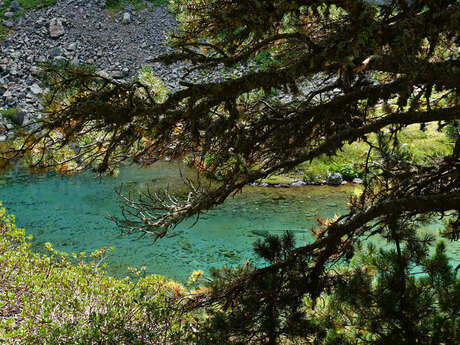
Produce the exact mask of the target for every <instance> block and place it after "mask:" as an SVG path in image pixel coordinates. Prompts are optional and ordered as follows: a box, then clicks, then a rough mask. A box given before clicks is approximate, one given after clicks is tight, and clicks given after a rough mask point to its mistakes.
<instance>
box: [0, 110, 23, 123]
mask: <svg viewBox="0 0 460 345" xmlns="http://www.w3.org/2000/svg"><path fill="white" fill-rule="evenodd" d="M18 111H19V109H18V108H9V109H5V110H0V115H1V116H2V117H3V118H5V119H8V120H9V121H14V120H15V119H16V117H17V116H18Z"/></svg>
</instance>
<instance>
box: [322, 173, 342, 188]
mask: <svg viewBox="0 0 460 345" xmlns="http://www.w3.org/2000/svg"><path fill="white" fill-rule="evenodd" d="M326 183H327V184H329V185H331V186H339V185H341V184H342V183H343V176H342V174H340V173H332V174H329V175H327V178H326Z"/></svg>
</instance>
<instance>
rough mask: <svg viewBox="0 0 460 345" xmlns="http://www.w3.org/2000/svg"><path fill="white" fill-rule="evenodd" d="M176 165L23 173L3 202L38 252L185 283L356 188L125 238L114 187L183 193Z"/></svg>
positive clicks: (247, 254)
mask: <svg viewBox="0 0 460 345" xmlns="http://www.w3.org/2000/svg"><path fill="white" fill-rule="evenodd" d="M179 168H181V169H184V167H183V166H179V164H178V163H176V162H158V163H156V164H154V165H153V166H152V167H149V168H139V167H125V168H122V169H120V173H119V175H118V177H116V178H114V177H102V178H96V177H95V175H92V174H90V173H85V174H79V175H75V176H57V175H29V174H27V173H25V172H24V170H22V169H18V170H12V171H9V172H8V175H6V176H2V177H0V200H1V201H3V203H4V206H5V207H6V208H7V210H8V212H9V213H14V214H16V223H17V224H18V225H19V226H20V227H25V228H26V231H27V233H28V234H32V235H33V237H34V248H35V249H36V250H41V249H42V248H43V247H44V243H46V242H51V243H52V244H53V246H54V247H55V248H56V249H58V250H61V251H65V252H68V253H73V252H75V253H79V252H81V251H85V252H87V253H89V252H91V251H93V250H95V249H99V248H102V247H114V252H113V254H112V255H111V256H110V257H109V258H108V259H107V261H106V262H107V263H108V272H109V273H110V274H113V275H116V276H120V277H123V276H126V275H127V273H128V267H130V266H131V267H140V266H145V267H146V271H147V273H158V274H161V275H165V276H167V277H169V278H173V279H176V280H179V281H185V280H186V279H187V277H188V276H189V274H190V273H191V272H192V271H193V270H195V269H203V270H204V271H207V270H208V269H209V267H211V266H214V267H220V266H222V265H223V264H225V265H236V264H239V263H241V262H243V261H245V260H246V259H248V258H252V259H254V257H253V253H252V245H253V242H254V241H256V240H257V239H258V238H261V237H260V232H261V231H270V232H273V233H276V234H280V233H281V232H282V231H283V230H305V229H308V228H309V227H311V226H312V225H314V224H315V222H314V218H315V217H316V216H320V217H331V216H333V215H334V214H340V213H341V212H343V211H344V210H345V205H346V201H347V199H348V196H349V194H350V193H351V192H352V191H353V188H355V187H354V186H351V185H348V186H347V185H345V186H341V187H329V186H322V187H317V186H315V187H313V186H308V187H297V188H289V189H283V188H262V187H247V188H245V189H244V190H243V193H240V194H238V195H237V196H235V197H234V198H229V199H228V200H227V201H226V202H225V203H224V204H223V205H221V206H219V207H218V208H216V209H213V210H211V211H209V212H208V213H206V214H203V215H202V216H201V217H200V221H199V222H198V223H197V224H196V225H195V226H193V227H190V226H191V224H192V223H193V219H191V220H189V221H187V222H184V223H182V224H179V225H178V226H177V227H176V228H175V229H173V230H172V231H171V232H170V234H169V235H168V236H166V237H165V238H163V239H161V240H159V241H157V242H155V243H154V241H153V239H152V238H151V237H148V236H145V237H143V238H141V239H139V234H132V235H121V233H120V230H119V229H118V228H117V227H116V226H115V225H114V223H113V222H112V221H110V220H109V219H108V218H107V215H108V214H111V215H115V216H117V215H120V209H119V206H120V200H119V198H118V196H117V195H116V193H115V190H119V189H120V185H123V186H124V188H125V189H129V190H130V191H132V192H135V193H138V192H141V191H142V190H145V189H146V188H147V187H146V185H147V184H150V185H151V186H153V188H164V187H167V186H169V188H170V190H171V191H172V192H174V191H179V192H180V190H181V189H182V188H183V183H182V181H181V179H180V176H179ZM296 236H297V241H298V244H299V245H301V244H305V243H306V242H309V241H311V236H310V234H309V233H308V232H296ZM449 250H450V251H451V256H454V257H457V258H458V257H459V254H460V250H459V246H458V245H456V246H450V247H449Z"/></svg>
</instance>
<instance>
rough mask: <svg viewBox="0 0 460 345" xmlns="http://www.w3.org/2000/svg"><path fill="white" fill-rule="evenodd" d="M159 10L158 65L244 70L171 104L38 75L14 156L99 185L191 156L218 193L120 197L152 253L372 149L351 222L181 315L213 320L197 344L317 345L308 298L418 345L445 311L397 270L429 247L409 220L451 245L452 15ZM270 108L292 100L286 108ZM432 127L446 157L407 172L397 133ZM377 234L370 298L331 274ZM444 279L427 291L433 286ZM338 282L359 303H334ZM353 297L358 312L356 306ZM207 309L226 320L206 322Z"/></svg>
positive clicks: (458, 152)
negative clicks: (212, 214)
mask: <svg viewBox="0 0 460 345" xmlns="http://www.w3.org/2000/svg"><path fill="white" fill-rule="evenodd" d="M171 8H172V10H173V11H175V13H176V14H177V18H178V21H179V24H180V27H181V29H182V30H181V31H179V32H175V33H173V34H172V35H171V44H172V46H173V47H174V48H176V51H175V52H174V53H172V54H169V55H166V56H162V57H160V58H158V59H157V60H158V61H161V62H163V63H166V64H170V63H174V62H178V61H180V62H189V63H190V65H189V67H190V68H189V69H190V71H192V70H198V71H200V70H201V71H207V70H213V69H215V68H218V67H222V66H223V67H225V68H227V69H230V70H231V69H232V68H234V67H236V66H246V70H245V71H244V73H242V75H236V76H233V77H229V78H225V79H224V80H222V81H214V82H207V83H200V82H198V83H193V82H190V81H187V78H186V77H185V76H184V78H183V79H182V81H181V83H180V85H181V87H182V89H180V90H178V91H174V92H171V93H167V92H166V90H165V88H164V87H163V86H162V85H161V81H160V80H158V79H156V78H154V77H152V76H150V77H149V78H150V80H149V82H148V83H147V82H146V80H145V78H144V79H142V78H141V79H140V80H136V81H132V82H129V83H121V82H116V81H114V80H111V79H109V78H105V77H104V76H101V75H97V74H95V73H94V70H91V69H90V68H86V67H77V66H59V68H57V67H53V66H49V67H48V68H47V69H46V72H48V74H47V77H46V79H45V83H46V86H47V87H49V88H50V92H49V94H48V95H47V96H46V98H45V100H44V101H45V109H46V112H45V115H44V117H43V119H42V120H41V121H39V126H38V127H37V128H36V129H34V130H33V131H30V132H27V133H26V134H24V136H23V138H22V141H21V142H20V144H19V146H17V147H16V150H13V151H11V152H9V153H8V155H9V157H10V158H11V155H14V154H16V155H17V154H18V153H21V154H23V155H24V156H25V157H26V158H27V159H28V160H29V161H30V163H31V164H32V165H33V166H37V167H43V166H45V167H46V166H50V165H54V166H57V167H58V168H59V169H60V170H61V171H67V170H69V169H76V168H81V167H88V166H92V167H93V168H94V169H95V170H96V171H99V172H104V171H107V170H110V169H112V168H113V167H114V166H116V164H118V163H120V162H122V161H126V160H134V161H144V162H148V161H152V159H157V158H161V157H165V156H168V157H172V158H181V157H184V156H188V157H191V161H192V162H194V164H195V165H196V166H197V167H198V168H199V169H200V171H201V172H202V174H203V175H205V176H206V177H208V178H211V179H214V180H215V181H216V182H217V183H215V184H212V185H211V186H207V187H206V186H205V185H204V184H192V183H190V193H189V194H188V196H187V197H184V198H178V199H176V198H173V197H171V196H169V197H167V196H166V197H161V196H157V195H145V196H143V197H142V198H141V200H130V199H129V198H125V201H126V206H125V209H124V210H125V213H126V216H127V219H126V220H123V221H122V220H118V223H119V225H120V226H122V227H124V228H125V229H126V230H128V231H143V232H146V233H151V234H154V235H155V236H157V237H162V236H164V234H166V232H167V231H168V230H169V229H171V228H173V227H174V226H175V225H176V224H177V223H179V222H181V221H182V220H184V219H186V218H187V217H190V216H193V215H198V214H199V213H200V212H202V211H205V210H207V209H209V208H211V207H213V206H215V205H217V204H220V203H222V202H224V200H225V199H226V198H227V197H228V196H229V195H231V194H232V193H236V192H238V191H240V190H241V189H242V188H243V186H245V185H247V184H248V183H252V182H255V181H257V180H259V179H261V178H265V177H267V176H269V175H271V174H274V173H279V172H285V171H289V170H290V169H294V168H295V167H296V166H298V165H299V164H300V163H303V162H309V161H312V160H314V159H316V158H318V157H320V156H321V155H335V154H336V153H337V152H338V151H339V150H340V149H341V148H342V147H343V146H344V144H345V143H347V142H348V143H351V142H355V141H363V142H366V143H368V144H369V154H368V155H367V158H366V159H365V160H363V167H362V169H363V171H364V173H365V177H364V185H363V192H362V194H361V195H359V196H355V197H353V198H352V200H351V202H350V208H349V213H348V214H346V215H342V216H340V217H338V218H337V219H334V220H331V221H323V222H322V224H321V226H320V227H319V228H318V229H315V234H316V240H315V241H314V242H312V243H311V244H308V245H306V246H302V247H297V248H296V247H295V246H294V244H293V240H292V238H291V237H290V236H289V235H286V236H285V237H283V238H281V239H277V238H273V237H270V238H268V239H267V241H266V242H264V243H260V244H259V245H258V246H257V251H258V252H259V253H260V254H261V256H262V257H264V258H266V259H267V260H268V262H269V264H268V265H267V266H266V267H263V268H255V267H249V266H243V267H240V268H239V269H237V270H236V271H229V270H224V271H222V272H220V273H219V274H216V277H215V281H214V283H212V285H211V288H210V290H209V291H208V292H207V293H203V294H201V295H198V296H197V297H196V299H195V300H194V303H192V305H194V306H208V307H210V308H211V309H209V311H210V313H211V314H213V315H214V317H213V318H212V322H211V321H210V323H209V324H207V326H204V328H203V330H206V329H209V330H213V331H212V332H210V333H208V335H206V332H205V331H204V332H203V333H202V334H201V341H202V342H206V341H214V342H215V341H216V339H217V340H219V341H222V342H224V341H225V342H234V343H241V344H243V343H244V344H246V343H250V342H266V343H268V344H276V343H278V342H279V340H280V337H282V336H289V337H292V338H296V337H297V338H296V339H298V337H301V338H303V339H305V342H306V343H315V342H317V343H318V342H320V341H323V340H324V339H326V340H327V339H329V338H327V337H325V335H324V334H322V333H321V332H323V330H324V327H326V326H325V325H324V324H322V325H320V324H319V323H318V322H319V321H318V320H319V319H318V317H317V315H316V316H314V314H311V313H309V312H308V311H307V310H306V309H305V305H304V303H303V300H304V298H305V296H309V298H310V299H311V301H312V303H313V302H315V301H316V299H317V298H318V297H319V296H321V294H322V293H325V292H331V293H332V292H334V293H335V294H336V295H337V296H342V297H340V298H341V300H343V301H344V306H348V307H349V308H350V310H352V312H353V313H356V314H357V315H358V316H360V315H364V314H363V313H365V312H367V309H366V308H367V307H366V305H365V304H364V303H365V301H366V298H369V301H368V302H366V303H371V302H372V301H374V302H375V303H377V304H378V307H376V308H377V311H375V312H374V311H372V310H371V311H369V314H368V315H367V316H365V317H364V319H363V320H358V321H357V322H353V325H354V326H356V327H358V328H359V327H364V328H366V327H367V328H368V329H370V330H372V332H374V333H372V335H371V336H370V337H369V339H367V340H366V339H361V340H362V341H369V342H373V341H376V339H377V340H378V341H380V342H385V341H390V340H391V341H393V342H394V341H395V339H396V338H398V337H399V339H400V341H401V342H405V343H429V342H426V341H425V340H423V341H422V340H419V338H417V337H415V338H412V336H413V334H412V335H411V333H410V332H415V330H416V329H419V328H417V327H418V326H417V325H416V324H414V322H415V319H414V317H415V315H416V314H414V313H413V311H414V310H413V309H410V310H409V309H408V308H412V307H414V308H415V307H417V308H419V306H426V305H427V303H428V302H429V301H431V299H430V298H436V301H437V303H439V305H441V304H442V303H444V302H442V300H443V298H444V297H441V295H439V296H438V297H433V296H429V297H427V296H423V294H421V293H420V292H419V291H420V286H425V285H423V284H425V283H426V281H425V280H417V279H415V278H411V274H409V272H410V268H409V267H410V264H411V263H412V262H416V263H417V264H420V265H422V266H423V265H424V262H425V261H423V260H428V259H426V257H427V256H426V255H425V254H426V252H425V249H424V248H425V246H424V243H425V242H426V241H425V240H423V239H420V238H419V236H417V232H418V230H417V229H418V226H417V224H419V223H420V222H422V221H427V220H428V219H429V218H430V217H431V216H444V215H445V214H446V212H449V217H448V218H447V221H446V231H445V234H446V237H447V238H449V239H451V240H457V239H458V238H459V234H460V229H459V224H460V218H459V217H460V215H459V207H460V206H459V205H460V180H459V176H460V171H459V167H460V160H459V158H460V137H459V135H458V131H456V130H454V129H455V128H456V126H458V121H459V120H460V113H459V110H460V107H459V103H458V102H459V93H458V92H459V89H458V87H459V85H460V63H459V60H458V54H459V51H458V49H459V48H458V43H459V31H458V30H459V26H458V23H459V22H460V4H459V3H458V1H456V0H438V1H428V0H414V1H406V0H392V1H387V2H383V3H382V4H374V3H372V2H366V1H362V0H305V1H300V0H276V1H275V0H248V1H232V0H209V1H198V0H172V2H171ZM279 93H281V94H282V95H286V96H290V97H284V98H282V100H281V101H280V100H279V98H277V97H275V95H276V94H279ZM428 123H437V124H438V128H439V130H441V129H443V128H444V127H445V126H448V127H449V128H450V130H449V133H450V134H451V137H452V150H451V152H450V153H449V154H448V155H445V156H437V157H428V156H427V157H425V158H424V160H423V161H422V162H417V163H414V162H413V160H412V159H411V153H410V152H408V151H407V150H404V147H402V146H401V145H400V142H399V135H400V133H401V132H402V131H403V130H404V129H405V128H406V127H407V126H409V125H416V124H418V125H419V126H420V131H424V130H425V128H426V125H427V124H428ZM376 234H380V235H382V236H384V237H386V238H388V240H389V241H390V242H391V243H392V244H393V245H394V246H395V250H396V252H388V253H386V254H385V253H383V254H382V256H381V258H382V259H381V260H383V261H382V262H385V263H384V264H383V263H382V264H376V267H377V268H378V269H382V268H383V267H387V268H388V269H389V270H390V271H389V273H388V274H385V273H384V272H383V271H379V272H380V273H378V274H377V275H375V277H379V280H378V282H377V283H371V280H372V279H371V278H370V276H369V275H368V274H364V273H359V274H358V273H352V274H351V273H350V274H349V273H347V274H345V273H344V274H342V273H340V272H339V273H333V271H331V267H333V265H334V264H335V263H337V262H339V261H341V260H349V259H350V258H352V257H353V255H354V252H355V250H356V249H357V248H358V247H359V245H360V242H361V241H362V240H364V239H367V238H369V237H371V236H374V235H376ZM439 255H441V254H439ZM440 257H441V256H438V258H440ZM423 258H425V259H423ZM375 260H380V259H377V258H376V259H375ZM433 260H434V261H433V262H436V260H438V259H433ZM439 260H440V259H439ZM426 262H428V261H426ZM426 262H425V263H426ZM427 265H428V264H427ZM428 266H429V265H428ZM428 266H426V265H425V266H423V267H428ZM435 266H436V265H435ZM430 267H431V266H430ZM433 267H434V266H433ZM442 267H443V268H442V269H441V266H439V267H438V268H439V269H440V271H436V270H435V271H433V272H431V273H430V272H428V273H427V274H428V277H429V278H427V279H433V281H432V282H430V283H426V284H431V285H430V286H433V288H435V290H436V291H439V292H440V291H441V290H442V289H441V290H440V289H438V287H440V286H441V285H442V284H444V283H446V284H447V282H449V281H450V280H449V279H453V280H455V279H457V278H456V275H455V274H456V273H455V272H454V273H452V271H449V272H451V273H447V271H448V268H447V266H446V265H444V266H442ZM442 271H443V272H446V273H445V274H446V276H443V275H442V274H441V273H440V272H442ZM449 274H450V275H449ZM441 276H442V277H443V278H442V279H441V280H442V281H443V282H442V283H439V284H441V285H436V284H437V283H436V279H438V278H433V277H441ZM414 279H415V280H414ZM457 281H458V280H457ZM348 283H350V284H352V288H353V289H352V290H351V291H353V294H352V293H350V294H348V295H346V296H344V295H343V290H344V289H343V286H346V285H344V284H348ZM373 284H377V285H373ZM420 284H421V285H420ZM449 284H450V283H449ZM384 286H385V287H389V286H391V290H390V292H389V295H388V296H389V297H388V298H389V299H390V300H391V299H393V298H395V299H397V298H399V299H397V300H398V301H399V302H398V303H399V304H398V306H399V307H398V308H399V309H398V308H396V309H397V310H396V309H394V310H393V309H392V310H383V309H381V308H383V304H382V303H381V302H382V301H381V300H376V299H377V298H378V296H377V295H378V294H379V293H380V290H379V289H383V290H385V289H386V288H384ZM457 287H458V283H457ZM362 289H367V290H366V291H361V290H362ZM449 289H450V288H449ZM449 289H447V290H446V291H451V290H449ZM341 291H342V292H341ZM455 291H458V289H457V290H455ZM341 293H342V295H341ZM363 293H368V295H363ZM436 293H438V292H436ZM355 294H358V295H359V294H360V295H359V296H365V298H364V297H363V298H360V299H353V298H355V297H353V296H354V295H355ZM395 294H396V295H395ZM366 296H367V297H366ZM449 296H452V295H451V294H450V292H449ZM425 297H426V300H424V299H425ZM356 298H358V297H356ZM449 298H451V297H449ZM449 298H448V300H450V299H449ZM216 303H217V304H219V305H220V309H219V310H218V311H216V312H212V311H213V310H214V309H213V308H214V306H215V305H216ZM379 303H380V304H379ZM344 308H345V307H344ZM379 308H380V309H379ZM439 310H443V309H442V307H440V309H439ZM439 310H438V311H439ZM449 313H450V312H449ZM449 313H448V315H449V317H450V318H451V319H450V321H449V322H452V324H449V326H446V327H452V328H449V329H452V332H450V331H449V332H450V333H449V332H447V333H445V334H446V337H445V339H444V340H443V341H445V342H446V343H452V344H453V343H454V342H455V341H457V340H458V335H456V331H455V327H458V322H459V321H458V313H450V314H449ZM406 314H407V315H406ZM312 315H313V316H312ZM446 315H447V314H446ZM387 316H391V317H392V318H394V319H395V321H394V323H393V324H391V325H390V324H388V325H389V326H388V328H386V329H385V332H384V331H382V327H383V326H382V327H380V326H379V327H374V323H375V322H379V319H380V318H385V317H387ZM382 320H383V319H382ZM424 320H425V319H424ZM372 322H374V323H372ZM388 322H389V321H388ZM433 322H435V321H433ZM436 322H438V321H436ZM440 322H441V321H440ZM441 323H442V322H441ZM443 325H444V324H443ZM456 325H457V326H456ZM206 327H208V328H206ZM344 327H345V326H344ZM385 327H386V326H385ZM442 327H444V326H442ZM332 328H333V327H332V326H331V329H332ZM217 329H221V330H222V332H221V333H219V332H218V331H216V330H217ZM393 329H394V330H395V332H394V333H391V332H390V333H391V334H390V333H388V332H389V330H393ZM387 331H388V332H387ZM432 332H435V329H434V328H432ZM428 333H429V332H428ZM428 333H427V334H428ZM435 333H436V332H435ZM429 334H431V337H432V339H435V337H434V333H429ZM436 334H438V333H436ZM428 338H429V337H428ZM321 339H323V340H321ZM330 339H332V338H330ZM334 339H336V338H334ZM414 339H415V340H414ZM420 339H421V338H420ZM424 339H425V338H424ZM326 340H324V341H326ZM356 341H358V340H356Z"/></svg>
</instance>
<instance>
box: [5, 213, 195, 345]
mask: <svg viewBox="0 0 460 345" xmlns="http://www.w3.org/2000/svg"><path fill="white" fill-rule="evenodd" d="M30 246H31V237H30V236H29V237H26V236H25V232H24V230H23V229H18V228H17V227H16V225H15V223H14V216H12V215H6V211H5V209H4V208H2V209H0V344H2V345H13V344H14V345H16V344H28V345H34V344H50V345H51V344H56V345H57V344H59V345H61V344H69V345H70V344H72V345H75V344H120V345H122V344H130V345H132V344H188V343H190V342H191V340H190V339H191V337H192V336H193V332H192V324H193V319H192V316H191V315H190V314H186V313H184V312H182V311H181V310H182V308H181V301H182V300H183V297H184V294H185V293H186V290H185V289H184V287H183V286H182V285H181V284H179V283H177V282H174V281H170V280H167V279H165V278H164V277H161V276H158V275H149V276H147V277H141V271H136V272H137V275H138V276H139V278H138V279H137V280H131V279H129V278H125V279H116V278H113V277H109V276H108V275H106V274H105V273H104V271H103V269H104V266H103V265H102V261H103V259H104V257H105V256H106V255H107V254H108V253H109V250H107V249H101V250H99V251H96V252H95V253H93V254H91V256H90V257H88V258H86V257H85V255H84V254H81V255H76V254H73V255H70V256H69V255H67V254H65V253H61V252H58V251H56V250H55V249H53V248H52V246H51V244H47V246H46V247H47V249H48V251H49V254H48V255H43V254H37V253H34V252H33V251H31V249H30ZM88 259H89V260H88ZM88 261H91V262H88Z"/></svg>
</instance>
